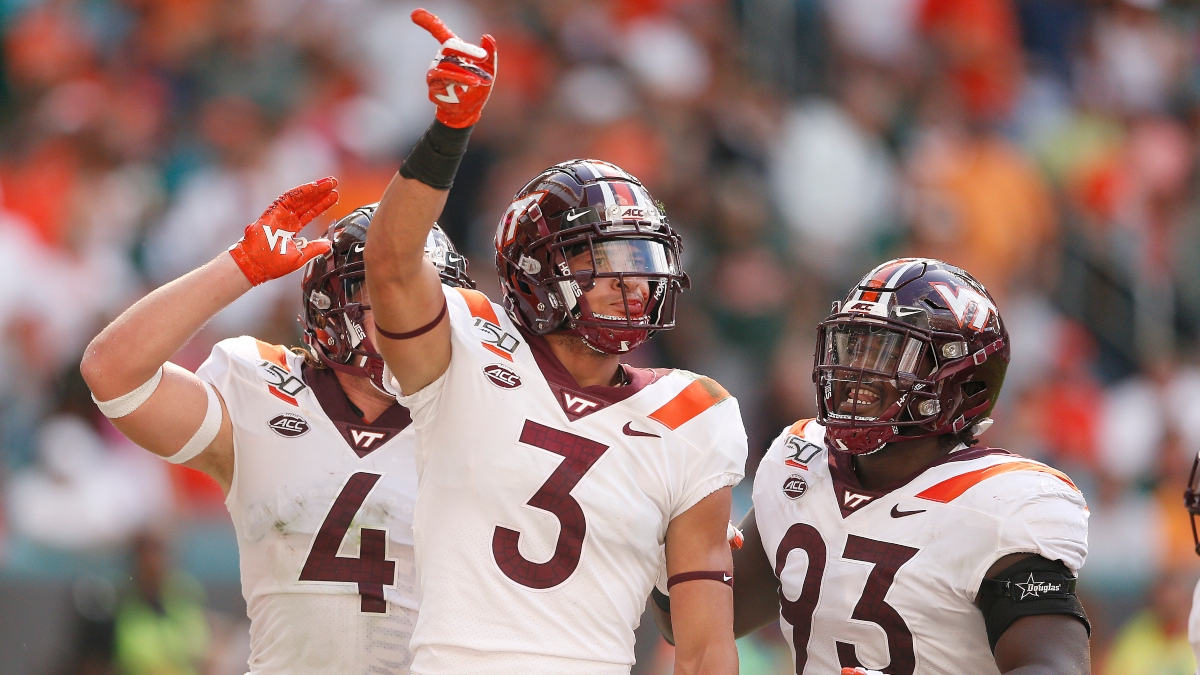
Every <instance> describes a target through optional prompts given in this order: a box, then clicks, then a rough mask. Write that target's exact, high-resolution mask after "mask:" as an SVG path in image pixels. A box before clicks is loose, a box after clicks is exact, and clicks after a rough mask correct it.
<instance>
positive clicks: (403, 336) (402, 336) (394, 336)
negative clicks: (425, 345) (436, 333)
mask: <svg viewBox="0 0 1200 675" xmlns="http://www.w3.org/2000/svg"><path fill="white" fill-rule="evenodd" d="M444 318H446V298H445V296H442V311H440V312H438V315H437V318H435V319H434V320H433V321H430V322H429V323H427V324H425V325H424V326H421V327H420V328H418V329H416V330H410V331H408V332H407V333H393V332H391V331H387V330H384V329H383V326H380V325H379V324H375V332H376V333H379V334H380V335H382V336H383V337H385V338H387V339H389V340H410V339H412V338H415V337H420V336H422V335H424V334H426V333H428V332H429V331H431V330H433V329H434V328H437V325H438V324H439V323H441V322H442V319H444Z"/></svg>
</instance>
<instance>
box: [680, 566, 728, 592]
mask: <svg viewBox="0 0 1200 675" xmlns="http://www.w3.org/2000/svg"><path fill="white" fill-rule="evenodd" d="M697 579H711V580H713V581H719V582H721V583H723V584H726V585H728V586H729V587H730V588H733V575H732V574H730V573H729V572H726V571H724V570H722V571H720V572H706V571H701V572H681V573H679V574H673V575H671V576H670V577H668V578H667V590H668V591H669V590H671V587H672V586H674V585H675V584H682V583H683V582H685V581H696V580H697Z"/></svg>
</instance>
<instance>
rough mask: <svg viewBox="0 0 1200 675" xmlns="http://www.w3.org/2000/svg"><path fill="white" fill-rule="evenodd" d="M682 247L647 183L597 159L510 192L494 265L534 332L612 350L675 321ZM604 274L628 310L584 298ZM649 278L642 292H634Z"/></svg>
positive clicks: (508, 301) (520, 318)
mask: <svg viewBox="0 0 1200 675" xmlns="http://www.w3.org/2000/svg"><path fill="white" fill-rule="evenodd" d="M682 250H683V244H682V242H681V241H680V238H679V235H678V234H677V233H676V232H675V231H674V230H672V229H671V226H670V224H669V223H668V222H667V219H666V217H665V216H664V215H663V213H662V209H661V208H660V207H659V205H658V204H657V203H656V202H655V201H654V200H653V199H652V198H651V197H650V193H649V192H647V191H646V188H645V187H643V186H642V184H641V183H640V182H638V180H637V179H636V178H634V177H633V176H631V175H629V174H628V173H626V172H625V171H623V170H621V169H620V168H618V167H616V166H614V165H612V164H609V163H608V162H601V161H598V160H593V159H582V160H580V159H577V160H571V161H569V162H563V163H562V164H556V165H554V166H552V167H550V168H549V169H546V170H545V171H543V172H542V173H541V174H540V175H539V176H538V177H537V178H534V179H533V180H531V181H530V182H529V184H527V185H526V186H525V187H524V188H522V189H521V191H520V192H518V193H517V195H516V196H515V197H513V200H512V203H511V204H510V205H509V207H508V210H507V211H505V212H504V216H503V217H502V218H501V219H500V224H499V226H498V227H497V229H496V271H497V272H498V273H499V275H500V285H501V288H502V289H503V293H504V306H505V307H506V308H507V309H508V311H509V313H510V314H511V315H512V316H513V318H514V320H515V321H517V322H518V323H520V324H521V325H522V326H524V327H525V328H526V329H527V330H529V331H531V332H533V333H535V334H538V335H545V334H547V333H553V332H557V331H571V332H573V333H575V334H577V335H579V336H580V337H582V338H583V340H584V343H585V344H587V345H589V346H590V347H592V348H593V349H596V350H598V351H601V352H604V353H607V354H621V353H624V352H628V351H630V350H632V349H635V348H636V347H638V346H639V345H641V344H642V343H643V342H645V341H646V340H647V339H648V338H649V337H650V336H651V335H653V334H654V332H655V331H659V330H667V329H670V328H673V327H674V326H675V300H676V295H677V294H678V293H679V292H680V291H681V290H683V289H684V288H687V287H688V286H689V282H688V278H687V275H686V274H684V272H683V270H682V269H680V267H679V256H680V253H681V251H682ZM572 263H574V266H575V268H576V269H575V270H572ZM604 279H616V280H617V281H616V283H617V286H618V287H619V288H620V290H621V302H622V304H623V305H624V316H618V315H616V314H612V313H606V312H604V311H599V310H601V309H603V308H594V307H590V306H589V305H588V301H587V298H586V297H584V295H583V293H584V291H589V290H591V289H592V288H593V287H594V286H595V284H596V283H598V282H601V281H602V280H604ZM643 282H644V284H645V288H646V289H648V290H647V291H646V292H645V295H646V297H636V296H633V295H631V294H633V293H634V291H632V290H631V287H639V288H640V286H641V284H642V283H643ZM640 292H641V291H640V290H639V291H637V293H640Z"/></svg>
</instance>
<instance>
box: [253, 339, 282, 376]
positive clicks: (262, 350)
mask: <svg viewBox="0 0 1200 675" xmlns="http://www.w3.org/2000/svg"><path fill="white" fill-rule="evenodd" d="M255 342H257V343H258V355H259V356H261V357H263V360H265V361H270V362H271V363H274V364H275V365H277V366H279V367H280V368H284V369H286V368H287V367H288V365H287V355H288V350H287V348H286V347H281V346H279V345H273V344H268V343H266V342H263V341H262V340H255Z"/></svg>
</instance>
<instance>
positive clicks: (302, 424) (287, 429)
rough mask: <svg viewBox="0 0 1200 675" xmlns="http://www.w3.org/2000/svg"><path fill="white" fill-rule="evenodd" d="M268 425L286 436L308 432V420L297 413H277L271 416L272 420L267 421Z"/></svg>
mask: <svg viewBox="0 0 1200 675" xmlns="http://www.w3.org/2000/svg"><path fill="white" fill-rule="evenodd" d="M267 426H269V427H271V431H274V432H275V433H277V434H279V435H280V436H283V437H284V438H296V437H297V436H303V435H304V434H307V433H308V420H306V419H304V418H303V417H301V416H299V415H297V414H296V413H283V414H282V415H276V416H275V417H272V418H271V421H270V422H267Z"/></svg>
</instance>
